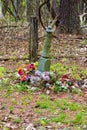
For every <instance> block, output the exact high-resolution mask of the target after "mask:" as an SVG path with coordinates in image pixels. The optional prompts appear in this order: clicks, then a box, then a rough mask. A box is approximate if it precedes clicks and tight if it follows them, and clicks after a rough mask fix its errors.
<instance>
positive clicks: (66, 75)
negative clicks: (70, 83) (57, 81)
mask: <svg viewBox="0 0 87 130" xmlns="http://www.w3.org/2000/svg"><path fill="white" fill-rule="evenodd" d="M67 79H69V74H65V75H63V76H62V78H61V81H62V82H64V81H66V80H67Z"/></svg>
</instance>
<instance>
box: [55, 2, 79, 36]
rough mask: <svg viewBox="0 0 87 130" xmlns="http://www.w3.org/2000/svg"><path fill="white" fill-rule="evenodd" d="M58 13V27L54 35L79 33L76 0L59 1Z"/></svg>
mask: <svg viewBox="0 0 87 130" xmlns="http://www.w3.org/2000/svg"><path fill="white" fill-rule="evenodd" d="M59 12H60V17H59V25H58V27H57V30H56V33H57V32H61V33H75V34H77V33H79V30H80V20H79V16H78V0H61V1H60V11H59Z"/></svg>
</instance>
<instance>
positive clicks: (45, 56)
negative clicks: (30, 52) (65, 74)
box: [38, 26, 53, 72]
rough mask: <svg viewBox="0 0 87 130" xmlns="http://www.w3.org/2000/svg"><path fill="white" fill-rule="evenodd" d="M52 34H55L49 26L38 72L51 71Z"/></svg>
mask: <svg viewBox="0 0 87 130" xmlns="http://www.w3.org/2000/svg"><path fill="white" fill-rule="evenodd" d="M52 32H53V30H52V27H51V26H48V28H47V29H46V38H45V41H44V46H43V50H42V53H41V58H40V60H39V66H38V70H39V71H41V72H44V71H50V64H51V59H50V47H51V40H52Z"/></svg>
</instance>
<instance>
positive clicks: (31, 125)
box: [26, 124, 36, 130]
mask: <svg viewBox="0 0 87 130" xmlns="http://www.w3.org/2000/svg"><path fill="white" fill-rule="evenodd" d="M26 130H36V128H34V126H33V124H29V125H28V126H27V128H26Z"/></svg>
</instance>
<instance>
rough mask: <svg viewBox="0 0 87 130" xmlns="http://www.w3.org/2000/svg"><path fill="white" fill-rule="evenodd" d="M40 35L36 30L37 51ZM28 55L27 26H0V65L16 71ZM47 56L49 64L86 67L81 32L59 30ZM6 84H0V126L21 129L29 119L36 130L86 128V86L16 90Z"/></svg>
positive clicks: (86, 46) (86, 54)
mask: <svg viewBox="0 0 87 130" xmlns="http://www.w3.org/2000/svg"><path fill="white" fill-rule="evenodd" d="M43 35H44V31H43V30H42V29H41V30H39V43H38V44H39V48H38V55H40V52H41V50H42V46H43V42H44V37H42V36H43ZM28 56H29V29H28V26H27V25H26V26H24V27H20V26H19V27H9V28H6V27H3V28H0V66H2V67H5V68H6V69H7V71H9V72H10V71H16V70H17V68H18V67H20V66H25V65H26V64H27V63H28V62H29V60H28ZM51 56H52V64H55V63H62V64H63V65H68V66H69V65H70V66H73V65H74V66H79V67H80V68H83V69H87V40H86V38H85V37H84V36H81V35H69V34H66V35H65V34H59V35H58V39H55V38H53V40H52V47H51ZM24 59H25V60H24ZM86 78H87V77H86ZM7 87H8V86H5V87H0V130H25V128H26V127H27V126H29V125H30V124H31V123H32V124H33V127H34V128H36V130H83V129H84V130H86V129H87V90H86V89H84V90H82V91H81V92H78V93H70V92H65V93H64V92H60V93H56V94H55V93H54V92H52V91H51V92H50V93H49V94H47V93H46V92H47V90H43V91H42V90H40V89H39V90H37V91H33V92H32V91H30V90H29V91H27V92H18V91H17V90H16V89H15V90H14V89H12V88H10V89H9V87H10V86H9V87H8V88H7ZM3 88H4V89H3ZM73 104H74V105H73ZM57 116H58V117H57ZM29 130H31V129H29ZM33 130H34V129H33Z"/></svg>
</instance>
